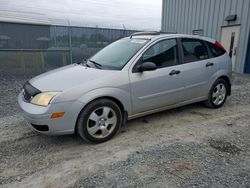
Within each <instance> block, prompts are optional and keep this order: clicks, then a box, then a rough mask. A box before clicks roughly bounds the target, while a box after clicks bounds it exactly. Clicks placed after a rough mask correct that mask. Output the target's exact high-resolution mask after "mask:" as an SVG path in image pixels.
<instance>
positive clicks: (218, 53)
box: [206, 42, 225, 57]
mask: <svg viewBox="0 0 250 188" xmlns="http://www.w3.org/2000/svg"><path fill="white" fill-rule="evenodd" d="M206 43H207V45H208V47H209V49H210V50H211V52H212V54H213V56H214V57H218V56H221V55H223V54H224V53H225V51H224V50H223V49H220V48H219V47H218V46H216V45H215V44H213V43H211V42H206Z"/></svg>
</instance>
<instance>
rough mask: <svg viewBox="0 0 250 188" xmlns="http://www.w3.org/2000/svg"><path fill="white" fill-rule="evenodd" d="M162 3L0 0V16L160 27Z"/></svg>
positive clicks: (146, 0)
mask: <svg viewBox="0 0 250 188" xmlns="http://www.w3.org/2000/svg"><path fill="white" fill-rule="evenodd" d="M161 4H162V0H0V18H3V17H7V18H8V19H9V18H15V19H22V18H23V20H25V19H27V20H28V19H33V20H43V19H44V20H46V19H50V20H57V22H60V21H61V20H69V21H70V24H71V25H80V26H83V25H86V26H89V25H90V26H96V25H98V26H99V27H105V26H106V27H119V28H120V27H123V25H124V26H125V28H127V29H131V28H133V29H149V30H160V24H161ZM65 23H67V21H66V22H65Z"/></svg>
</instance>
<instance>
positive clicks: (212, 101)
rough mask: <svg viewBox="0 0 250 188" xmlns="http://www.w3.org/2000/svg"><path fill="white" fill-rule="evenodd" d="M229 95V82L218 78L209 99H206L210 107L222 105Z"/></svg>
mask: <svg viewBox="0 0 250 188" xmlns="http://www.w3.org/2000/svg"><path fill="white" fill-rule="evenodd" d="M227 95H228V83H227V82H226V81H225V80H224V79H218V80H217V81H215V83H214V84H213V86H212V88H211V89H210V92H209V96H208V99H207V100H206V101H205V104H206V106H208V107H210V108H219V107H221V106H222V105H223V104H224V103H225V101H226V99H227Z"/></svg>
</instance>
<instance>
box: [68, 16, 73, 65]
mask: <svg viewBox="0 0 250 188" xmlns="http://www.w3.org/2000/svg"><path fill="white" fill-rule="evenodd" d="M67 21H68V25H69V26H68V31H69V56H70V64H72V63H73V59H72V43H71V36H72V35H71V27H70V22H69V20H67Z"/></svg>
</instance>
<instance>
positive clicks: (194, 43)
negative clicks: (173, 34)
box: [181, 39, 209, 63]
mask: <svg viewBox="0 0 250 188" xmlns="http://www.w3.org/2000/svg"><path fill="white" fill-rule="evenodd" d="M181 43H182V49H183V55H184V63H190V62H194V61H201V60H204V59H208V58H209V56H208V50H207V47H206V46H205V45H204V44H203V42H202V41H200V40H196V39H182V40H181Z"/></svg>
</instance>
